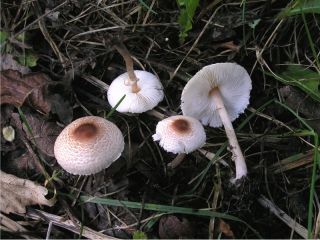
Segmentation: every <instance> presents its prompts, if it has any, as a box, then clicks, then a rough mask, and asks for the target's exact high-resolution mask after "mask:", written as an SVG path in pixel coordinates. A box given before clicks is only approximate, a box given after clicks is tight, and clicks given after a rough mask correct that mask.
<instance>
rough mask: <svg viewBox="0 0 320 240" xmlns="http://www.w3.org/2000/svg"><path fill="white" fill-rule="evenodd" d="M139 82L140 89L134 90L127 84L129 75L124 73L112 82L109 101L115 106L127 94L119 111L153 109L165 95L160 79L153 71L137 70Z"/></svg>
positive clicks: (137, 111)
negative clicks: (135, 91)
mask: <svg viewBox="0 0 320 240" xmlns="http://www.w3.org/2000/svg"><path fill="white" fill-rule="evenodd" d="M134 73H135V74H136V76H137V78H138V79H139V80H138V82H137V84H138V87H139V88H140V91H139V92H137V93H134V92H132V88H131V86H130V85H126V84H125V82H127V80H128V78H129V76H128V73H123V74H121V75H120V76H118V77H117V78H116V79H115V80H113V82H112V83H111V84H110V87H109V90H108V101H109V103H110V105H111V106H112V107H114V106H115V105H116V104H117V103H118V102H119V100H120V99H121V98H122V97H123V95H124V94H126V97H125V98H124V99H123V101H122V102H121V103H120V105H119V106H118V107H117V109H116V110H117V111H118V112H129V113H142V112H146V111H148V110H151V109H153V108H154V107H155V106H157V105H158V103H159V102H160V101H162V99H163V97H164V93H163V86H162V84H161V82H160V81H159V79H158V78H157V77H156V76H155V75H154V74H152V73H150V72H146V71H140V70H135V71H134Z"/></svg>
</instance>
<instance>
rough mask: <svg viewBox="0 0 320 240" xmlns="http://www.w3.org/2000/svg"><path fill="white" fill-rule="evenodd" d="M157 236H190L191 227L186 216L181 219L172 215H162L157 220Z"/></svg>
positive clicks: (163, 237)
mask: <svg viewBox="0 0 320 240" xmlns="http://www.w3.org/2000/svg"><path fill="white" fill-rule="evenodd" d="M159 237H160V238H162V239H168V238H171V239H173V238H192V237H193V229H192V226H191V224H190V222H189V221H188V220H187V219H186V218H182V221H181V220H180V219H179V218H177V217H176V216H174V215H164V216H162V217H161V219H160V221H159Z"/></svg>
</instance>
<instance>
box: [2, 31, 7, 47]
mask: <svg viewBox="0 0 320 240" xmlns="http://www.w3.org/2000/svg"><path fill="white" fill-rule="evenodd" d="M8 35H9V34H8V33H7V32H3V31H0V44H1V45H2V44H3V43H4V42H5V41H6V40H7V38H8Z"/></svg>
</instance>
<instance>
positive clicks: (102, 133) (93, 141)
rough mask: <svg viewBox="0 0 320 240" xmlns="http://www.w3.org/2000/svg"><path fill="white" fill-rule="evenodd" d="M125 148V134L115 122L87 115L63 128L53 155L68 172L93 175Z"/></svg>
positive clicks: (118, 155)
mask: <svg viewBox="0 0 320 240" xmlns="http://www.w3.org/2000/svg"><path fill="white" fill-rule="evenodd" d="M123 149H124V139H123V135H122V133H121V131H120V129H119V128H118V127H117V126H116V125H115V124H114V123H112V122H110V121H108V120H106V119H104V118H101V117H96V116H88V117H82V118H79V119H77V120H75V121H73V122H72V123H70V124H69V125H68V126H67V127H65V128H64V129H63V130H62V132H61V133H60V134H59V136H58V137H57V139H56V142H55V144H54V155H55V158H56V159H57V161H58V163H59V164H60V166H61V167H62V168H63V169H65V170H66V171H67V172H69V173H72V174H77V175H90V174H94V173H97V172H99V171H101V170H103V169H105V168H107V167H109V166H110V165H111V164H112V163H113V162H114V161H115V160H117V159H118V158H119V157H120V155H121V153H122V151H123Z"/></svg>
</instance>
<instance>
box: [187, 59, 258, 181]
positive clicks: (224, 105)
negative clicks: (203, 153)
mask: <svg viewBox="0 0 320 240" xmlns="http://www.w3.org/2000/svg"><path fill="white" fill-rule="evenodd" d="M251 88H252V87H251V78H250V76H249V75H248V73H247V71H246V70H245V69H244V68H243V67H241V66H240V65H238V64H235V63H216V64H212V65H209V66H205V67H203V68H202V69H201V70H200V71H199V72H197V73H196V74H195V75H194V76H193V77H192V78H191V79H190V80H189V82H188V83H187V84H186V86H185V88H184V89H183V91H182V96H181V109H182V112H183V114H184V115H187V116H191V117H194V118H197V119H199V120H200V121H201V122H202V124H204V125H209V126H211V127H220V126H222V125H223V126H224V128H225V131H226V135H227V137H228V140H229V145H230V150H231V152H232V159H233V160H234V161H235V166H236V177H235V179H234V181H235V180H237V179H240V178H242V177H243V176H246V175H247V166H246V162H245V159H244V156H243V154H242V152H241V149H240V146H239V143H238V140H237V137H236V134H235V131H234V129H233V126H232V123H231V121H233V120H235V119H236V118H237V117H238V116H239V114H240V113H243V112H244V109H245V108H246V107H247V105H248V104H249V97H250V91H251Z"/></svg>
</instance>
